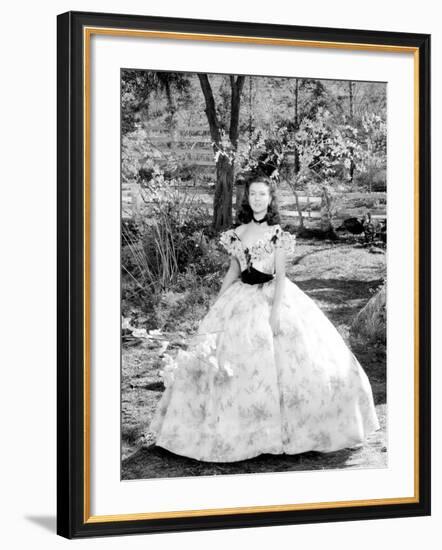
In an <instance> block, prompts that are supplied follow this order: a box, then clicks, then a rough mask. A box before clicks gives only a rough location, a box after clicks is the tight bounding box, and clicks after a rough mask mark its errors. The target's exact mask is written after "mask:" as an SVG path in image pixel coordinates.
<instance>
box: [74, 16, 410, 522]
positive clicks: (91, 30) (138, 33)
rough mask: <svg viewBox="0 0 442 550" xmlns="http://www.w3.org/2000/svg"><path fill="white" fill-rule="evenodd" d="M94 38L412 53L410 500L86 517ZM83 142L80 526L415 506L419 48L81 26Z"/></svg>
mask: <svg viewBox="0 0 442 550" xmlns="http://www.w3.org/2000/svg"><path fill="white" fill-rule="evenodd" d="M93 34H97V35H110V36H127V37H132V38H134V37H137V38H140V37H141V38H163V39H175V40H200V41H210V42H230V43H241V42H247V43H251V44H261V45H273V46H294V47H312V48H332V49H350V50H365V51H377V52H394V53H412V54H413V59H414V224H415V225H414V344H415V345H414V495H413V496H411V497H398V498H384V499H368V500H351V501H336V502H317V503H298V504H282V505H268V506H249V507H244V506H242V507H235V508H215V509H202V510H177V511H168V512H146V513H129V514H115V515H102V516H94V515H91V511H90V501H91V498H90V496H91V494H90V490H91V484H90V399H91V394H90V328H91V327H90V214H91V212H90V80H91V75H90V40H91V36H92V35H93ZM83 69H84V70H83V105H84V117H83V122H84V124H83V128H84V132H83V138H84V153H83V154H84V158H83V167H84V181H83V183H84V224H83V230H84V243H83V244H84V258H83V260H84V302H83V304H84V371H83V372H84V376H83V390H84V411H83V412H84V416H83V417H84V428H83V435H84V449H83V451H84V452H83V458H84V487H83V512H84V513H83V517H84V523H107V522H116V521H136V520H143V519H144V520H145V519H166V518H184V517H199V516H215V515H228V514H250V513H263V512H278V511H296V510H316V509H326V508H344V507H352V506H353V507H356V506H374V505H393V504H411V503H417V502H419V208H418V206H419V49H418V48H417V47H412V46H391V45H385V44H364V43H350V42H328V41H316V40H297V39H280V38H261V37H246V36H236V35H217V34H203V33H180V32H165V31H146V30H135V29H117V28H111V27H88V26H85V27H83Z"/></svg>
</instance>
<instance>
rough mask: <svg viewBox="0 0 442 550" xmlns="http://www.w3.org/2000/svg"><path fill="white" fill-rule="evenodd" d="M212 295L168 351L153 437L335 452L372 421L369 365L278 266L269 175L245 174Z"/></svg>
mask: <svg viewBox="0 0 442 550" xmlns="http://www.w3.org/2000/svg"><path fill="white" fill-rule="evenodd" d="M238 218H239V221H240V222H242V225H240V226H239V227H237V228H236V229H235V230H228V231H226V232H224V233H223V234H222V235H221V243H222V244H223V246H224V247H225V248H226V250H227V251H228V252H229V254H230V256H231V262H230V267H229V270H228V272H227V274H226V276H225V278H224V281H223V284H222V287H221V290H220V294H219V296H218V298H217V300H216V302H215V304H214V305H213V306H212V308H211V309H210V310H209V312H208V314H207V315H206V316H205V318H204V319H203V320H202V322H201V324H200V327H199V329H198V332H197V334H196V336H195V337H194V338H193V339H192V341H191V343H190V345H189V348H188V350H187V351H181V352H179V353H178V356H177V357H176V359H175V361H173V360H172V359H171V358H168V364H167V366H166V368H165V369H164V371H163V377H164V381H165V385H166V389H165V392H164V394H163V396H162V398H161V401H160V403H159V405H158V409H157V412H156V414H155V417H154V419H153V422H152V425H151V430H152V431H153V432H154V434H155V437H156V444H157V445H158V446H160V447H163V448H165V449H168V450H170V451H172V452H174V453H176V454H179V455H184V456H188V457H192V458H195V459H198V460H203V461H210V462H233V461H238V460H244V459H247V458H251V457H254V456H257V455H260V454H262V453H272V454H281V453H286V454H296V453H303V452H306V451H320V452H331V451H336V450H338V449H342V448H345V447H354V446H357V445H359V444H361V443H363V442H364V441H365V439H366V437H367V436H368V435H369V434H370V433H371V432H372V431H374V430H377V429H379V423H378V419H377V417H376V412H375V407H374V403H373V395H372V390H371V387H370V383H369V381H368V378H367V375H366V374H365V372H364V371H363V369H362V367H361V366H360V364H359V363H358V361H357V360H356V358H355V356H354V355H353V354H352V352H351V351H350V350H349V349H348V348H347V346H346V344H345V342H344V341H343V339H342V338H341V336H340V334H339V333H338V331H337V330H336V329H335V327H334V326H333V325H332V323H331V322H330V321H329V320H328V319H327V317H326V316H325V315H324V314H323V313H322V312H321V310H320V309H319V308H318V307H317V306H316V304H315V303H314V302H313V301H312V300H311V299H310V298H309V297H308V296H307V295H306V294H304V293H303V292H302V291H301V290H300V289H299V288H298V287H297V286H296V285H295V284H294V283H292V282H291V281H290V280H289V279H288V278H287V277H286V276H285V253H286V252H287V251H289V250H290V249H291V248H292V246H293V244H294V237H292V236H291V235H290V234H288V233H286V232H284V231H282V229H281V227H280V225H279V223H278V222H279V215H278V211H277V207H276V202H275V194H274V188H273V185H272V182H271V181H270V180H268V179H267V178H259V179H255V180H253V181H251V182H250V183H249V184H248V185H246V189H245V194H244V200H243V204H242V208H241V211H240V213H239V216H238Z"/></svg>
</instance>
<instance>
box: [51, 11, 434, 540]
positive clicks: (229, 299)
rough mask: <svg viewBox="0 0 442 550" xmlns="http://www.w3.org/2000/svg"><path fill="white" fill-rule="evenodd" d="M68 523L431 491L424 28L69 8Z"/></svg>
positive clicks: (64, 486)
mask: <svg viewBox="0 0 442 550" xmlns="http://www.w3.org/2000/svg"><path fill="white" fill-rule="evenodd" d="M57 23H58V45H57V46H58V61H57V63H58V65H57V67H58V83H57V85H58V103H57V115H58V149H57V155H58V168H57V177H58V228H57V229H58V266H57V268H58V289H57V300H58V373H57V376H58V384H57V392H58V395H57V399H58V404H57V414H58V423H57V426H58V432H57V436H58V442H57V453H58V470H57V473H58V492H57V500H58V510H57V514H58V527H57V531H58V534H59V535H61V536H64V537H67V538H78V537H92V536H107V535H122V534H134V533H155V532H167V531H185V530H202V529H221V528H222V529H224V528H238V527H256V526H273V525H282V524H296V523H306V522H329V521H344V520H355V519H377V518H392V517H404V516H420V515H429V514H430V36H429V35H425V34H409V33H396V32H377V31H362V30H348V29H345V30H344V29H330V28H316V27H297V26H288V25H270V24H256V23H251V22H248V23H246V22H228V21H209V20H193V19H173V18H161V17H145V16H135V15H117V14H101V13H83V12H68V13H64V14H62V15H59V16H58V22H57Z"/></svg>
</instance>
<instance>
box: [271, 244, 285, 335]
mask: <svg viewBox="0 0 442 550" xmlns="http://www.w3.org/2000/svg"><path fill="white" fill-rule="evenodd" d="M284 280H285V251H284V249H283V248H282V247H278V248H275V293H274V295H273V305H272V311H271V313H270V326H271V328H272V332H273V334H274V335H275V336H276V335H277V334H278V333H279V331H280V321H279V314H280V309H281V298H282V293H283V290H284Z"/></svg>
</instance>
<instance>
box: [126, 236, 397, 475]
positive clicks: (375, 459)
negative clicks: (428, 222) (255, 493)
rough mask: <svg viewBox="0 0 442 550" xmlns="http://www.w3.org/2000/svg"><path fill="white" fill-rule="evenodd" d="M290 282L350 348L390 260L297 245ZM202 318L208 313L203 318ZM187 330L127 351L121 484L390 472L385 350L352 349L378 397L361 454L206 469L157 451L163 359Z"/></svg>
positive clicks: (349, 248)
mask: <svg viewBox="0 0 442 550" xmlns="http://www.w3.org/2000/svg"><path fill="white" fill-rule="evenodd" d="M287 276H288V277H289V278H290V279H291V280H293V281H294V282H296V284H298V286H299V287H300V288H301V289H302V290H303V291H305V292H306V293H307V294H308V295H309V296H310V297H311V298H313V299H314V300H315V301H316V302H317V303H318V305H319V306H320V307H321V309H322V310H323V311H324V313H325V314H326V315H327V316H328V317H329V318H330V319H331V320H332V322H333V323H334V325H335V326H336V327H337V329H338V330H339V332H340V333H341V335H342V336H343V338H344V339H345V340H346V341H347V343H349V339H348V331H349V326H350V324H351V321H352V319H353V318H354V316H355V315H356V313H357V312H358V311H359V310H360V309H361V308H362V307H363V306H364V305H365V304H366V303H367V301H368V300H369V299H370V297H371V296H372V293H373V292H374V291H375V290H376V288H377V287H378V286H379V284H380V283H381V281H382V278H383V277H384V276H385V256H384V255H383V254H377V253H375V254H373V253H370V251H369V250H368V249H366V248H358V247H357V246H354V245H339V244H338V245H326V244H324V243H321V244H320V245H318V244H316V243H309V242H304V243H298V246H297V249H296V257H295V258H293V259H292V261H291V267H290V268H289V269H288V272H287ZM198 313H199V314H201V313H203V312H198ZM187 337H188V334H187V332H186V331H181V332H177V331H174V332H165V333H162V334H161V335H160V336H159V338H157V339H149V340H143V341H141V342H140V343H139V344H138V345H136V346H134V347H127V348H125V349H124V350H123V376H122V458H123V461H122V472H121V475H122V479H147V478H165V477H186V476H201V475H202V476H207V475H218V474H241V473H250V472H255V473H259V472H282V471H296V470H299V471H301V470H325V469H337V468H339V469H342V468H382V467H386V466H387V442H386V439H387V436H386V409H387V406H386V371H385V349H384V348H383V347H367V346H365V347H364V348H360V349H355V348H353V352H354V353H355V355H356V356H357V358H358V359H359V361H360V362H361V364H362V365H363V367H364V370H365V371H366V373H367V375H368V377H369V379H370V382H371V385H372V388H373V393H374V398H375V404H376V411H377V414H378V418H379V421H380V423H381V430H379V431H378V432H376V433H374V434H373V435H372V436H371V437H370V438H369V440H368V442H367V445H365V446H364V447H362V448H360V449H353V450H351V449H344V450H341V451H337V452H334V453H317V452H308V453H303V454H299V455H277V456H273V455H261V456H259V457H256V458H254V459H250V460H245V461H241V462H235V463H225V464H219V463H203V462H199V461H197V460H193V459H189V458H185V457H180V456H177V455H174V454H173V453H170V452H168V451H166V450H164V449H161V448H159V447H155V446H154V445H153V438H152V436H151V434H149V432H148V426H149V424H150V420H151V418H152V415H153V413H154V411H155V408H156V404H157V403H158V400H159V399H160V397H161V393H162V391H163V390H164V387H163V385H162V382H161V378H160V376H159V372H160V369H161V366H162V364H161V359H160V356H159V352H161V350H162V349H163V348H164V346H165V343H166V342H168V344H167V345H168V348H167V351H168V352H171V351H173V350H174V349H178V348H180V347H185V345H186V339H187Z"/></svg>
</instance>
